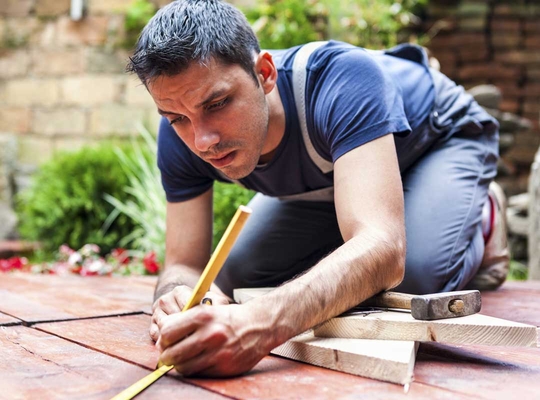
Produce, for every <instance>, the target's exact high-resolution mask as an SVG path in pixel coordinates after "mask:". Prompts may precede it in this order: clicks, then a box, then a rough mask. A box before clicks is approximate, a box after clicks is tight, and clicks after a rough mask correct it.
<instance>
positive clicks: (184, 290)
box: [171, 285, 193, 310]
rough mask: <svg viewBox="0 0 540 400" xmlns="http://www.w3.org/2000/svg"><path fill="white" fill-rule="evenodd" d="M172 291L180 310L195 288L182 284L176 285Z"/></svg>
mask: <svg viewBox="0 0 540 400" xmlns="http://www.w3.org/2000/svg"><path fill="white" fill-rule="evenodd" d="M171 293H172V295H173V297H174V299H175V301H176V304H177V305H178V307H179V308H180V310H182V309H183V308H184V306H185V305H186V304H187V302H188V301H189V299H190V297H191V294H192V293H193V289H192V288H190V287H189V286H186V285H182V286H177V287H175V288H174V290H173V291H172V292H171Z"/></svg>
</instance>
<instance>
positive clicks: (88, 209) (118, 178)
mask: <svg viewBox="0 0 540 400" xmlns="http://www.w3.org/2000/svg"><path fill="white" fill-rule="evenodd" d="M114 147H115V146H114V145H113V144H112V143H103V144H101V145H99V146H96V147H84V148H82V149H80V150H79V151H76V152H72V153H59V154H56V155H55V157H54V158H53V159H51V160H50V161H48V162H46V163H44V164H42V166H41V167H40V168H39V170H38V171H37V172H36V173H35V175H34V176H33V177H32V183H31V185H30V186H29V187H28V188H27V189H26V190H24V191H22V192H21V193H20V194H19V196H18V197H17V201H16V202H17V204H16V211H17V214H18V218H19V221H20V223H19V232H20V234H21V236H22V237H23V238H24V239H27V240H31V241H38V242H40V243H41V245H42V248H43V250H44V251H46V252H54V251H55V250H56V249H58V248H59V246H60V245H62V244H64V243H65V244H67V245H69V246H70V247H72V248H81V247H82V246H84V245H85V244H87V243H94V244H97V245H98V246H100V248H101V251H102V252H103V253H108V252H109V251H110V250H111V249H113V248H114V247H116V246H117V245H118V242H119V240H120V239H121V238H122V237H124V236H126V235H127V234H128V233H129V232H131V231H132V230H133V228H134V225H133V222H132V221H131V220H130V219H129V218H128V217H127V216H121V217H119V218H118V219H116V220H115V221H114V223H113V224H111V225H110V226H108V229H103V223H104V221H105V220H106V219H107V216H108V215H109V214H110V213H111V211H112V210H113V207H112V205H110V204H109V203H108V202H107V201H105V200H104V198H103V194H104V193H109V194H111V195H113V196H115V197H117V198H125V196H126V194H125V192H124V190H123V189H124V187H125V186H126V184H127V183H128V179H127V176H126V174H125V173H124V171H123V170H122V168H121V166H120V163H119V162H118V158H117V156H116V153H115V151H114Z"/></svg>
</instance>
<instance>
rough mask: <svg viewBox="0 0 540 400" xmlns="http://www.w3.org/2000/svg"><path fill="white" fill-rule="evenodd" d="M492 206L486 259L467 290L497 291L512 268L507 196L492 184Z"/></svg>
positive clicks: (485, 251) (490, 190)
mask: <svg viewBox="0 0 540 400" xmlns="http://www.w3.org/2000/svg"><path fill="white" fill-rule="evenodd" d="M488 196H489V200H490V201H491V204H492V206H493V207H492V224H491V232H490V234H489V236H488V238H487V240H486V247H485V250H484V257H483V259H482V263H481V264H480V268H478V271H477V273H476V275H475V276H474V277H473V279H472V280H471V281H470V282H469V283H468V285H467V289H477V290H495V289H497V288H498V287H499V286H501V285H502V284H503V282H504V281H505V280H506V276H507V275H508V269H509V267H510V251H509V249H508V230H507V223H506V206H507V204H506V196H505V195H504V192H503V190H502V188H501V187H500V186H499V185H498V184H497V183H496V182H491V184H490V185H489V191H488Z"/></svg>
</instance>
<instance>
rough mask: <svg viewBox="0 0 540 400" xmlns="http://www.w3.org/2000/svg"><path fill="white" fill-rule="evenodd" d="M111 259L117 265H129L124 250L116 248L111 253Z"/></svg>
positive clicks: (126, 253)
mask: <svg viewBox="0 0 540 400" xmlns="http://www.w3.org/2000/svg"><path fill="white" fill-rule="evenodd" d="M111 256H112V258H114V259H115V260H116V261H117V262H118V263H119V264H124V265H125V264H129V261H130V259H129V256H128V252H127V250H126V249H122V248H118V249H114V250H113V251H112V252H111Z"/></svg>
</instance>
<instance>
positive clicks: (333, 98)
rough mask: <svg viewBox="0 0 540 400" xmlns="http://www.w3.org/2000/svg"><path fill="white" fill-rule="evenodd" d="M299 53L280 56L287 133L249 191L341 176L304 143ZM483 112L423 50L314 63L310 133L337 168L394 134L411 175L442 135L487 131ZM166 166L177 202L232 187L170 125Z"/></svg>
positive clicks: (349, 54)
mask: <svg viewBox="0 0 540 400" xmlns="http://www.w3.org/2000/svg"><path fill="white" fill-rule="evenodd" d="M299 48H300V47H295V48H291V49H289V50H278V51H272V54H273V56H274V61H275V64H276V67H277V69H278V81H277V85H278V89H279V94H280V97H281V101H282V103H283V108H284V111H285V118H286V126H285V133H284V136H283V139H282V140H281V142H280V144H279V145H278V147H277V149H276V151H275V154H274V156H273V158H272V160H271V161H270V162H268V163H267V164H265V165H262V166H257V167H256V168H255V170H254V171H253V172H252V173H251V174H249V175H248V176H246V177H245V178H242V179H240V183H241V184H242V185H243V186H245V187H247V188H249V189H252V190H255V191H257V192H260V193H264V194H266V195H269V196H276V197H277V196H279V197H282V196H290V195H296V194H300V193H306V192H311V191H315V190H319V189H322V188H326V187H331V186H333V172H332V171H331V172H328V173H323V172H321V171H320V170H319V168H318V167H317V166H316V165H315V164H314V163H313V161H312V160H311V158H310V156H309V155H308V152H307V150H306V147H305V144H304V141H303V139H302V134H301V130H300V124H299V120H298V114H297V110H296V106H295V101H294V96H293V86H292V85H293V83H292V65H293V61H294V56H295V54H296V52H297V51H298V49H299ZM475 105H476V103H475V102H474V101H473V100H472V98H471V97H470V96H468V95H466V94H465V93H464V91H463V88H461V87H460V86H456V85H455V84H454V83H453V82H452V81H450V80H449V79H448V78H446V77H445V76H444V75H442V74H435V75H434V74H433V73H432V72H430V70H429V67H428V65H427V59H426V57H425V54H424V53H423V52H422V51H421V50H420V49H419V48H418V47H415V46H410V45H402V46H398V47H397V48H395V49H393V50H389V51H387V52H376V51H369V50H365V49H362V48H358V47H354V46H352V45H349V44H345V43H341V42H334V41H331V42H328V43H327V44H325V45H323V46H322V47H320V48H318V49H317V50H315V52H314V53H313V54H312V55H311V57H310V58H309V62H308V66H307V82H306V122H307V127H308V132H309V135H310V138H311V141H312V143H313V146H314V148H315V149H316V151H317V152H318V153H319V154H320V155H321V156H322V157H323V158H324V159H326V160H329V161H332V162H335V161H336V160H337V159H338V158H339V157H340V156H342V155H343V154H345V153H347V152H348V151H351V150H352V149H354V148H356V147H358V146H361V145H363V144H365V143H367V142H370V141H372V140H374V139H376V138H379V137H381V136H384V135H387V134H389V133H393V134H394V137H395V142H396V150H397V155H398V160H399V162H400V168H401V170H402V171H404V170H405V169H406V168H407V167H408V166H409V165H410V164H411V163H412V162H414V160H415V159H417V158H418V157H420V156H421V154H422V153H423V152H424V151H425V150H426V149H427V148H428V147H429V144H430V141H432V138H431V136H433V133H434V132H435V133H436V134H437V135H442V134H447V133H449V132H454V131H456V130H458V129H459V128H458V127H464V126H468V125H471V124H472V125H473V126H474V127H478V128H479V129H481V128H483V126H484V125H485V124H486V123H488V122H489V123H491V122H493V120H492V119H491V117H489V115H487V114H486V113H485V112H483V110H482V109H481V108H480V107H479V106H477V105H476V107H475ZM464 110H465V111H464ZM434 117H435V118H434ZM158 166H159V168H160V170H161V176H162V183H163V187H164V189H165V193H166V196H167V200H168V201H169V202H179V201H185V200H188V199H191V198H194V197H196V196H198V195H200V194H202V193H204V192H205V191H206V190H208V189H209V188H210V187H211V186H212V184H213V181H214V180H219V181H223V182H227V178H226V177H225V176H224V175H222V174H221V173H219V172H218V171H217V170H216V169H214V167H212V166H211V165H210V164H208V163H206V162H204V161H203V160H201V159H200V158H199V157H197V156H196V155H195V154H193V153H192V152H191V151H190V150H189V148H188V147H187V146H186V145H185V144H184V143H183V142H182V140H181V139H180V138H179V137H178V136H177V135H176V133H175V132H174V129H173V128H172V127H171V126H170V125H169V122H168V121H167V120H166V119H165V118H163V119H162V120H161V124H160V127H159V135H158Z"/></svg>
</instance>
